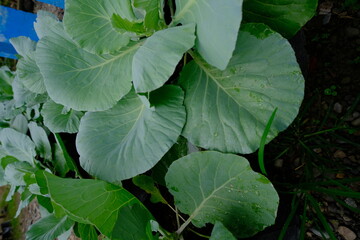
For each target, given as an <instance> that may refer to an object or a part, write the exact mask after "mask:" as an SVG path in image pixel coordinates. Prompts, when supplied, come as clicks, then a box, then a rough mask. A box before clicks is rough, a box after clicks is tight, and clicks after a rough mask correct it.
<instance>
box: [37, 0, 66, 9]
mask: <svg viewBox="0 0 360 240" xmlns="http://www.w3.org/2000/svg"><path fill="white" fill-rule="evenodd" d="M40 2H44V3H48V4H51V5H54V6H57V7H59V8H64V0H40Z"/></svg>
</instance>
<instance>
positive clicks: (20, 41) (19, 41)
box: [10, 36, 36, 58]
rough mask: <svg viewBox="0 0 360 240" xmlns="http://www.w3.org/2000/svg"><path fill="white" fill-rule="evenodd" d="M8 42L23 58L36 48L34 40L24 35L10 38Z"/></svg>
mask: <svg viewBox="0 0 360 240" xmlns="http://www.w3.org/2000/svg"><path fill="white" fill-rule="evenodd" d="M10 43H11V44H12V45H13V47H14V48H15V50H16V52H17V53H18V54H19V55H20V56H21V57H23V58H25V57H29V56H30V55H31V54H32V53H33V52H34V51H35V49H36V42H35V41H33V40H31V39H30V38H28V37H24V36H21V37H17V38H11V39H10Z"/></svg>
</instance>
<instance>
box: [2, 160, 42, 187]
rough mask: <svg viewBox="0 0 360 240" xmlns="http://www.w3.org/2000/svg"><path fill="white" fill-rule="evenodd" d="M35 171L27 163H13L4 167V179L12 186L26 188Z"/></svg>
mask: <svg viewBox="0 0 360 240" xmlns="http://www.w3.org/2000/svg"><path fill="white" fill-rule="evenodd" d="M35 171H36V169H35V168H33V167H32V166H31V165H29V164H28V163H27V162H13V163H10V164H8V165H7V166H6V168H5V175H4V179H5V180H6V181H7V182H8V183H10V184H11V185H14V186H26V185H27V180H28V179H30V178H31V175H33V174H34V172H35Z"/></svg>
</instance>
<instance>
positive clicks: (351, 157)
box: [348, 155, 357, 163]
mask: <svg viewBox="0 0 360 240" xmlns="http://www.w3.org/2000/svg"><path fill="white" fill-rule="evenodd" d="M348 158H349V159H350V160H351V161H353V162H355V163H357V161H356V157H355V156H354V155H351V156H349V157H348Z"/></svg>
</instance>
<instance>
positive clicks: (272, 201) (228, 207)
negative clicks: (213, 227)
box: [165, 152, 279, 238]
mask: <svg viewBox="0 0 360 240" xmlns="http://www.w3.org/2000/svg"><path fill="white" fill-rule="evenodd" d="M165 179H166V183H167V187H168V189H169V191H170V193H171V194H172V195H174V198H175V205H176V206H177V207H178V209H179V210H180V211H181V212H183V213H186V214H188V215H190V217H189V219H188V220H187V222H185V223H184V224H183V225H182V227H181V228H180V229H179V231H178V232H181V231H182V230H183V229H184V227H186V226H187V225H188V224H189V223H190V221H191V222H192V223H193V224H194V225H195V226H196V227H203V226H205V224H206V223H213V224H215V223H216V221H220V222H222V223H223V224H224V226H225V227H226V228H227V229H229V230H230V231H231V232H232V233H233V234H234V235H235V236H236V237H238V238H243V237H249V236H252V235H254V234H255V233H257V232H258V231H261V230H263V229H264V228H265V227H267V226H269V225H272V224H273V223H274V221H275V217H276V212H277V207H278V202H279V197H278V195H277V193H276V191H275V189H274V187H273V186H272V184H271V183H270V181H269V180H268V179H267V178H266V177H264V176H263V175H261V174H258V173H256V172H254V171H252V170H251V168H250V165H249V163H248V161H247V160H246V159H245V158H243V157H239V156H237V155H233V154H222V153H219V152H196V153H192V154H190V155H188V156H186V157H183V158H181V159H179V160H177V161H175V162H174V163H173V164H172V165H171V166H170V168H169V171H168V173H167V175H166V178H165Z"/></svg>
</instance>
